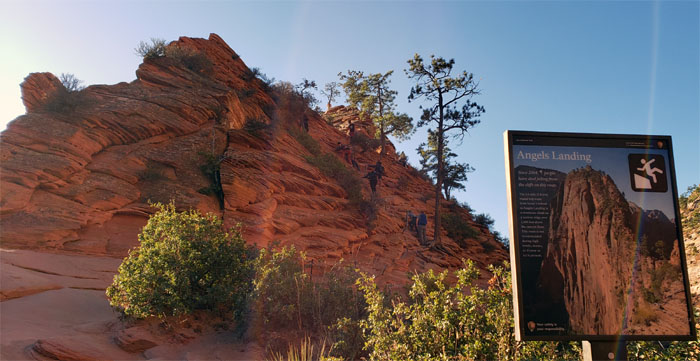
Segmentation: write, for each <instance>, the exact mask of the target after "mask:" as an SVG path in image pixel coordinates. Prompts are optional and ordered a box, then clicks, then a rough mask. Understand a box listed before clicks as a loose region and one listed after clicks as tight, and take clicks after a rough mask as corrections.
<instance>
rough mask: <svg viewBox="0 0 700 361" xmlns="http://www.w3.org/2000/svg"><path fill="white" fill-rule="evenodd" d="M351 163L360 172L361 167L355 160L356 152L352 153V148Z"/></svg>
mask: <svg viewBox="0 0 700 361" xmlns="http://www.w3.org/2000/svg"><path fill="white" fill-rule="evenodd" d="M350 161H351V163H352V166H353V167H354V168H355V169H357V170H360V165H359V164H357V160H355V152H353V151H352V147H350Z"/></svg>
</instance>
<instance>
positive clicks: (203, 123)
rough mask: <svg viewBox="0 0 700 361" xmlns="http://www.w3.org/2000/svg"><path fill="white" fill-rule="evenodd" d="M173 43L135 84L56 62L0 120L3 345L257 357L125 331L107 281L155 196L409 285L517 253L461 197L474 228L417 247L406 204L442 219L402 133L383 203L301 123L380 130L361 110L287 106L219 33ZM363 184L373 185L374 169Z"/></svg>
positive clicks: (368, 152)
mask: <svg viewBox="0 0 700 361" xmlns="http://www.w3.org/2000/svg"><path fill="white" fill-rule="evenodd" d="M168 47H169V48H170V49H171V50H174V51H172V52H171V54H176V55H177V56H165V57H160V58H154V59H146V60H144V62H143V63H142V64H141V65H140V66H139V68H138V70H137V71H136V77H137V79H136V80H134V81H132V82H130V83H119V84H116V85H92V86H89V87H87V88H86V89H84V90H81V91H77V92H70V91H68V90H66V89H65V88H64V87H63V85H62V84H61V82H60V81H59V80H58V79H57V78H56V77H55V76H54V75H52V74H49V73H33V74H30V75H29V76H28V77H27V78H26V79H25V81H24V82H23V83H22V85H21V87H22V98H23V101H24V103H25V106H26V108H27V114H25V115H23V116H20V117H18V118H17V119H15V120H14V121H12V122H11V123H10V124H9V125H8V129H7V130H6V131H4V132H2V134H0V142H1V144H2V146H1V147H0V189H1V190H2V192H1V194H0V232H1V237H0V242H1V244H0V245H1V247H2V253H1V256H2V257H0V260H1V261H2V272H1V273H0V276H1V277H2V282H0V301H2V302H3V306H2V310H3V314H2V317H3V322H2V324H1V325H0V327H1V328H2V330H0V331H1V332H2V334H3V338H2V345H0V346H2V347H0V348H1V349H2V355H1V356H2V357H1V358H3V359H24V358H28V357H30V356H29V355H28V354H27V353H26V350H28V349H31V353H32V355H31V357H34V358H40V359H41V358H58V359H61V358H66V359H67V358H70V359H103V358H115V359H141V358H143V357H146V358H160V359H173V358H226V359H251V358H257V357H260V354H259V351H260V350H257V351H256V350H253V351H250V350H249V347H250V345H240V344H238V343H236V342H234V341H231V340H226V341H222V339H221V337H224V336H222V335H225V334H219V333H216V332H214V331H212V330H210V331H211V333H210V334H208V336H206V335H204V336H202V335H196V334H193V333H192V328H188V329H181V330H176V331H177V333H178V334H179V335H180V336H178V337H180V338H183V339H185V340H188V342H186V343H187V345H184V344H183V343H182V342H179V341H177V340H176V341H173V340H165V339H151V338H152V337H154V336H153V335H154V333H153V332H144V331H143V330H132V329H128V330H122V329H121V327H120V326H119V325H120V323H119V322H117V320H116V314H114V313H113V312H112V311H111V310H110V308H109V306H108V303H107V301H106V299H105V295H104V289H105V288H106V287H107V286H108V285H109V284H110V282H111V278H112V276H113V275H114V273H115V272H116V269H117V266H118V265H119V262H120V260H121V258H122V257H124V256H125V255H126V254H127V252H128V250H129V249H130V248H132V247H135V246H137V237H136V236H137V234H138V233H139V232H140V229H141V227H143V226H144V225H145V223H146V221H147V219H148V216H149V215H150V214H151V213H152V212H154V211H155V210H154V209H152V208H151V207H150V206H149V204H148V201H149V200H151V201H158V202H168V201H170V200H173V201H174V202H175V204H176V206H177V207H178V208H180V209H186V208H196V209H199V210H201V211H203V212H213V213H215V214H217V215H219V216H220V217H222V218H223V219H224V222H225V224H226V225H227V226H233V225H235V224H237V223H239V222H240V223H241V224H242V229H243V232H244V235H245V238H246V241H247V242H248V243H250V244H254V245H257V246H267V245H268V244H270V243H271V242H279V243H280V244H281V245H291V244H293V245H295V246H296V247H297V249H300V250H303V251H305V252H306V253H307V255H308V256H309V258H311V259H312V260H313V261H314V272H317V271H318V270H321V271H322V270H323V268H324V266H325V265H330V264H332V263H334V262H336V261H338V260H339V259H341V258H342V259H345V262H352V264H354V265H356V266H357V267H358V268H360V269H362V270H364V271H366V272H370V273H373V274H376V275H377V276H378V280H379V281H380V282H383V283H389V284H395V285H401V284H403V283H405V282H407V280H408V278H407V275H408V273H409V272H411V271H413V270H415V271H419V272H421V271H425V270H427V269H434V270H443V269H454V268H457V267H460V266H461V265H462V264H461V259H463V258H469V259H473V260H475V261H476V263H477V265H479V266H480V267H481V268H482V269H485V267H486V265H488V264H499V263H501V262H502V261H504V260H506V259H507V253H506V251H505V249H504V247H503V246H502V245H501V244H500V243H499V242H497V241H496V240H495V239H494V237H493V235H491V234H490V232H489V231H488V229H486V228H485V227H483V226H480V225H478V224H476V223H474V222H473V221H472V218H471V215H470V214H469V213H468V212H467V211H466V210H463V209H460V208H455V207H454V206H452V205H451V204H450V203H448V202H445V203H444V206H445V207H446V210H449V211H450V212H453V213H456V214H458V215H459V217H461V218H462V219H463V220H464V221H465V222H466V223H467V224H469V225H471V226H472V227H473V228H475V229H476V230H477V232H476V235H475V236H473V237H471V238H467V239H461V240H458V241H457V242H455V241H454V240H451V239H450V238H449V237H448V236H447V234H446V233H445V234H443V235H442V239H443V240H444V244H443V247H439V248H437V249H426V248H424V247H421V246H419V244H418V241H417V239H416V238H415V237H414V236H413V235H412V234H411V232H410V231H408V230H404V223H405V214H406V211H408V210H413V211H414V212H420V211H425V212H426V214H428V217H429V221H430V222H432V221H433V220H432V219H431V215H432V212H431V207H432V204H433V202H432V201H431V200H430V198H431V195H432V194H433V191H432V186H431V185H430V184H429V182H427V181H425V180H424V179H422V178H421V177H420V176H419V174H418V173H417V172H416V171H415V170H413V169H412V168H410V167H408V168H407V167H403V166H401V165H399V164H398V163H397V157H396V154H395V150H394V148H393V146H392V145H391V144H390V143H388V146H387V154H385V155H384V157H383V163H384V168H385V169H386V175H385V176H384V178H383V179H382V181H381V183H380V185H379V197H378V200H377V202H375V204H374V210H373V211H372V212H370V213H371V214H369V213H368V212H367V211H366V210H364V211H363V210H362V209H360V208H359V207H358V206H357V205H355V204H352V202H350V201H349V200H348V190H347V189H344V188H343V187H342V186H341V185H340V184H339V183H338V182H337V181H336V180H335V179H333V178H330V177H328V176H326V175H324V173H322V172H321V171H320V170H319V169H318V168H316V167H315V166H313V165H311V164H310V163H309V162H308V161H307V160H306V158H305V157H308V156H310V155H311V154H310V153H309V150H308V149H307V148H306V147H305V146H304V145H303V144H300V141H299V138H298V137H297V136H294V135H293V134H294V132H295V131H296V132H299V131H303V130H301V129H302V126H303V124H304V123H305V122H306V123H308V134H309V135H310V136H311V137H312V138H314V139H315V141H316V142H318V143H319V144H320V148H321V149H320V151H321V152H323V153H333V151H334V148H335V146H336V144H337V143H338V142H342V143H344V144H347V143H348V136H347V134H346V128H347V124H348V122H349V121H352V122H354V123H355V124H356V125H357V128H358V132H360V133H365V134H374V129H373V128H372V125H371V124H370V123H369V122H368V121H367V120H366V119H360V118H359V116H358V114H357V112H356V111H354V110H352V109H347V108H345V107H343V106H340V107H335V108H333V109H330V110H329V111H328V112H327V113H326V114H325V117H326V118H327V119H329V120H332V121H331V122H330V123H332V125H331V124H329V122H327V121H326V119H324V118H323V117H322V116H321V115H320V114H318V113H316V112H314V111H312V110H311V109H309V108H307V107H302V108H299V107H298V106H295V105H294V104H290V103H289V102H288V101H287V100H288V99H286V98H285V97H284V96H280V94H279V93H276V92H275V91H274V90H273V89H272V88H271V87H270V86H269V85H268V84H266V83H265V82H264V81H262V80H261V79H259V78H258V76H257V74H256V73H255V72H254V71H251V69H249V68H248V67H247V66H246V65H245V64H244V63H243V61H242V60H241V59H240V57H239V56H238V55H237V54H236V53H235V52H234V51H233V50H231V49H230V48H229V47H228V45H226V43H225V42H224V41H223V40H222V39H221V38H219V37H218V36H217V35H215V34H212V35H210V37H209V39H193V38H187V37H182V38H180V39H179V40H178V41H175V42H173V43H171V44H170V45H168ZM355 155H356V158H357V162H358V163H359V167H360V170H359V171H356V174H357V175H358V176H360V177H361V176H362V175H364V173H365V172H366V171H367V169H368V165H370V164H374V163H376V161H377V160H378V158H379V155H378V153H377V152H376V149H372V148H370V149H365V150H364V151H363V150H362V149H361V147H355ZM214 168H216V169H214ZM348 168H349V169H352V168H350V167H348ZM203 170H206V171H207V172H208V173H207V172H204V171H203ZM216 170H218V171H216ZM361 193H362V195H363V196H364V198H365V199H369V198H370V196H369V186H368V185H367V184H366V183H364V182H363V183H362V189H361ZM428 228H429V229H430V227H428ZM428 236H429V237H431V236H432V235H431V234H430V231H429V234H428ZM484 273H486V272H484ZM487 277H488V275H486V274H484V275H483V276H482V282H483V281H485V279H486V278H487ZM8 312H9V313H8ZM198 327H199V326H198ZM205 329H206V328H205ZM156 333H157V332H156ZM205 333H206V332H205ZM149 337H150V338H149ZM192 338H196V339H197V341H196V342H195V341H192V342H190V340H192ZM113 339H114V340H117V342H116V344H115V343H114V341H113ZM173 342H175V343H173ZM222 342H224V343H225V346H222V345H221V343H222ZM155 344H161V346H158V347H152V346H153V345H155ZM90 345H94V346H90ZM117 345H120V346H119V347H117ZM213 345H217V346H216V347H213ZM30 346H31V347H30ZM151 347H152V348H151ZM146 348H150V349H149V351H148V352H146V353H143V354H141V353H140V352H141V351H143V350H144V349H146ZM239 348H240V350H239ZM253 348H254V346H253ZM249 351H250V352H253V354H250V352H249ZM134 352H136V353H134ZM255 352H257V354H256V353H255ZM251 355H257V356H251Z"/></svg>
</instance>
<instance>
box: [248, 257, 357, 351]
mask: <svg viewBox="0 0 700 361" xmlns="http://www.w3.org/2000/svg"><path fill="white" fill-rule="evenodd" d="M307 263H309V261H308V260H307V259H306V257H305V255H304V253H301V252H297V251H296V249H295V248H294V246H291V247H289V248H287V247H284V248H281V249H278V250H272V249H261V250H260V254H259V256H258V258H257V259H256V261H255V270H256V272H255V280H254V281H253V285H254V295H255V302H254V303H253V308H254V309H255V311H256V312H257V314H258V319H259V321H260V322H261V323H262V325H263V326H264V329H274V330H285V331H286V333H287V334H288V335H291V336H292V339H298V338H300V336H305V337H313V338H314V339H322V340H326V341H328V342H329V343H331V344H332V345H334V346H333V347H332V350H333V354H335V355H338V356H343V357H344V358H349V359H355V355H357V354H359V353H360V349H361V345H362V341H361V334H360V328H359V324H358V322H359V319H360V318H362V317H363V316H364V299H363V297H362V296H361V295H360V293H359V292H358V291H357V290H356V289H355V288H354V287H353V284H354V282H355V279H356V278H357V276H358V275H357V273H356V272H355V271H354V270H353V269H351V268H349V267H347V266H345V265H343V264H342V263H339V264H336V265H334V266H333V267H332V268H331V269H330V270H327V271H326V272H324V274H323V276H320V277H318V276H315V277H314V279H313V280H312V278H311V277H310V275H309V274H307V273H306V272H305V268H306V267H305V266H306V265H307ZM306 343H307V345H310V344H311V342H310V341H307V342H306ZM336 344H337V347H336ZM278 348H279V347H278ZM279 351H281V350H273V354H274V352H277V353H278V354H279ZM329 352H330V351H329Z"/></svg>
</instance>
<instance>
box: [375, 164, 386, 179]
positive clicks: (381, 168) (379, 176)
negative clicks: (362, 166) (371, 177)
mask: <svg viewBox="0 0 700 361" xmlns="http://www.w3.org/2000/svg"><path fill="white" fill-rule="evenodd" d="M374 171H375V172H377V179H378V180H382V176H383V175H384V166H382V161H381V160H378V161H377V164H375V165H374Z"/></svg>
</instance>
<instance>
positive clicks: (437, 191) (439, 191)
mask: <svg viewBox="0 0 700 361" xmlns="http://www.w3.org/2000/svg"><path fill="white" fill-rule="evenodd" d="M438 107H439V109H440V119H439V121H438V128H437V136H438V144H437V146H438V148H437V179H436V180H435V235H434V236H433V238H434V239H435V241H434V244H435V245H439V244H440V226H441V225H440V224H441V223H442V222H441V219H440V196H442V181H443V178H444V175H443V169H442V168H443V167H444V164H443V161H442V152H443V151H444V144H443V143H444V136H445V134H444V130H443V128H442V127H443V120H444V118H443V116H444V109H443V105H442V93H439V94H438Z"/></svg>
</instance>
